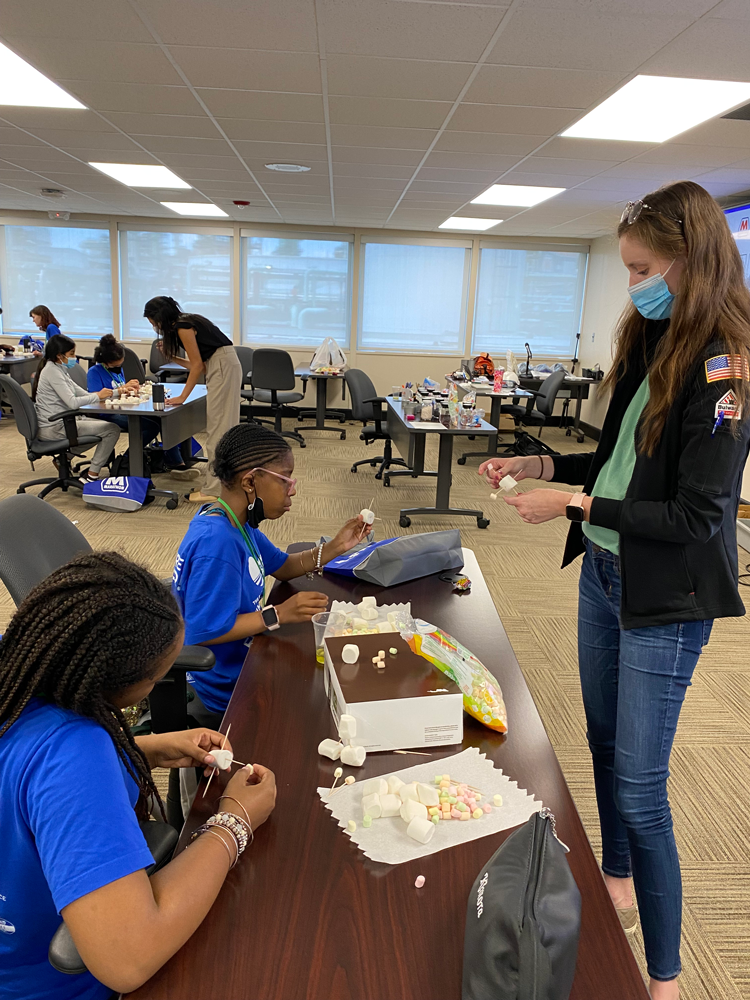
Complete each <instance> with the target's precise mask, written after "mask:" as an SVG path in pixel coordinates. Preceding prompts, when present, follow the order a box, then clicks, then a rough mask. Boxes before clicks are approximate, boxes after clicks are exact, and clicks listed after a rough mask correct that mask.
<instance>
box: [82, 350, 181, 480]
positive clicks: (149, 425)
mask: <svg viewBox="0 0 750 1000" xmlns="http://www.w3.org/2000/svg"><path fill="white" fill-rule="evenodd" d="M124 360H125V348H124V347H123V345H122V344H121V343H119V341H117V340H115V338H114V337H113V335H112V334H111V333H106V334H105V335H104V336H103V337H102V338H101V340H100V341H99V346H98V347H97V348H96V350H95V351H94V364H93V366H92V367H91V368H89V370H88V372H87V373H86V384H87V388H88V390H89V392H98V391H99V390H100V389H123V388H126V389H132V390H134V391H135V392H138V390H139V388H140V385H141V384H140V382H139V381H138V379H137V378H132V379H130V380H129V381H127V382H126V381H125V374H124V372H123V368H122V365H123V362H124ZM102 420H108V421H110V423H113V424H117V426H118V427H119V428H120V429H121V430H124V431H127V429H128V418H127V417H126V416H125V415H124V414H122V413H112V414H107V415H106V416H102ZM160 433H161V423H160V422H159V421H158V420H152V419H150V418H149V417H141V435H142V437H143V446H144V448H145V446H146V445H147V444H149V443H150V442H151V441H153V440H154V439H155V438H157V437H158V436H159V434H160ZM164 461H165V462H166V464H167V466H169V474H170V476H172V477H173V478H174V479H198V478H199V477H200V473H199V472H198V470H197V469H190V468H188V466H187V465H185V460H184V459H183V457H182V452H181V451H180V446H179V445H178V444H176V445H175V446H174V447H173V448H167V450H166V451H165V452H164Z"/></svg>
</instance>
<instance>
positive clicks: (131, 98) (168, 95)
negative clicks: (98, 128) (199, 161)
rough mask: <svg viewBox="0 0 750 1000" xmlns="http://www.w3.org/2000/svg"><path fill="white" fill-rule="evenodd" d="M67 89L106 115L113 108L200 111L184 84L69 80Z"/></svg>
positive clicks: (170, 112)
mask: <svg viewBox="0 0 750 1000" xmlns="http://www.w3.org/2000/svg"><path fill="white" fill-rule="evenodd" d="M66 88H67V89H68V90H70V92H71V94H73V95H74V96H75V97H77V98H78V99H79V100H80V101H83V103H84V104H87V105H88V106H89V107H90V108H94V109H96V110H97V111H101V112H103V113H104V114H105V115H106V114H107V112H109V111H128V112H136V113H138V112H141V113H143V114H157V115H193V114H197V113H198V112H199V111H200V105H199V104H198V102H197V101H196V99H195V98H194V97H193V95H192V94H191V93H190V91H189V90H188V88H187V87H183V86H179V87H163V86H158V85H156V84H138V83H109V82H102V81H97V82H94V81H93V80H92V81H86V80H69V81H68V82H67V84H66Z"/></svg>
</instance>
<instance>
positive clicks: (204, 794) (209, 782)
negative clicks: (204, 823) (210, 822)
mask: <svg viewBox="0 0 750 1000" xmlns="http://www.w3.org/2000/svg"><path fill="white" fill-rule="evenodd" d="M231 728H232V723H231V722H230V723H229V725H228V726H227V731H226V732H225V733H224V739H223V740H222V741H221V746H220V747H219V749H220V750H223V749H224V747H225V746H226V745H227V737H228V736H229V730H230V729H231ZM218 770H219V769H218V767H215V768H214V769H213V771H212V772H211V774H210V775H209V778H208V781H207V782H206V787H205V788H204V789H203V795H202V796H201V798H203V799H205V797H206V792H207V791H208V786H209V785H210V784H211V782H212V781H213V780H214V775H215V774H216V772H217V771H218Z"/></svg>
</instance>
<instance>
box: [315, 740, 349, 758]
mask: <svg viewBox="0 0 750 1000" xmlns="http://www.w3.org/2000/svg"><path fill="white" fill-rule="evenodd" d="M342 749H343V747H342V746H341V744H340V743H339V742H338V741H337V740H323V741H322V742H321V743H318V753H319V754H320V755H321V757H330V758H331V760H338V759H339V757H340V756H341V751H342Z"/></svg>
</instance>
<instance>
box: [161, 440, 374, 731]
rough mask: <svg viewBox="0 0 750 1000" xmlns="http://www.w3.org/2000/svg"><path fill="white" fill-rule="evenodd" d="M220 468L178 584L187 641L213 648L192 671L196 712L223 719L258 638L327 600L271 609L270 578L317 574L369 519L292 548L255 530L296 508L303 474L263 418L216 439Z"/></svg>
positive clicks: (306, 598)
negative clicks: (210, 658)
mask: <svg viewBox="0 0 750 1000" xmlns="http://www.w3.org/2000/svg"><path fill="white" fill-rule="evenodd" d="M213 467H214V474H215V475H216V476H217V477H218V479H219V481H220V483H221V491H220V495H219V498H218V500H217V501H213V502H211V503H209V504H205V505H204V506H203V507H202V508H201V509H200V510H199V511H198V513H197V514H196V515H195V517H194V518H193V520H192V521H191V522H190V527H189V528H188V531H187V534H186V535H185V537H184V538H183V540H182V542H181V543H180V548H179V551H178V553H177V559H176V561H175V567H174V574H173V577H172V589H173V591H174V593H175V596H176V597H177V600H178V601H179V603H180V608H181V610H182V614H183V617H184V619H185V635H186V642H188V643H195V644H199V645H204V646H210V647H211V649H212V651H213V653H214V655H215V656H216V665H215V666H214V667H213V668H212V669H211V670H208V671H206V672H205V673H201V674H196V675H195V676H193V677H190V678H189V679H190V680H191V682H192V685H193V687H194V689H195V691H197V693H198V695H199V697H200V700H201V701H202V703H203V705H202V706H201V705H200V703H198V704H197V705H196V706H194V707H193V709H192V714H193V715H194V716H195V718H197V719H198V720H199V721H201V722H203V721H208V720H211V721H213V722H214V724H218V723H217V722H216V719H220V716H221V714H222V713H223V712H224V710H225V709H226V707H227V705H228V704H229V699H230V697H231V695H232V690H233V689H234V685H235V683H236V682H237V678H238V677H239V674H240V670H241V669H242V664H243V663H244V660H245V656H246V655H247V647H248V646H249V645H250V643H251V641H252V638H253V636H254V635H259V634H260V633H261V632H265V631H266V629H276V628H278V627H279V625H284V624H286V623H287V622H304V621H309V620H310V619H311V618H312V616H313V615H315V614H318V612H320V611H325V609H326V607H327V605H328V598H327V597H326V595H325V594H320V593H311V592H309V591H305V592H302V593H299V594H295V595H294V596H293V597H290V598H289V600H288V601H284V603H283V604H280V605H279V606H278V607H276V608H274V607H272V606H270V605H269V606H268V607H266V608H264V595H265V583H266V581H265V578H266V576H267V575H268V576H273V577H275V578H276V579H277V580H292V579H294V578H295V577H297V576H302V575H303V574H305V573H306V574H307V575H308V576H312V574H313V572H316V571H319V570H320V569H321V568H322V567H323V566H325V564H326V563H327V562H330V560H331V559H335V558H336V557H337V556H340V555H342V553H344V552H348V550H349V549H351V548H353V547H354V546H355V545H356V544H357V543H358V542H359V541H360V539H361V535H362V529H363V524H364V522H363V520H362V517H361V516H360V515H357V517H353V518H350V519H349V520H348V521H347V522H346V523H345V524H344V526H343V527H342V528H341V529H340V530H339V533H338V534H337V535H336V537H335V538H332V539H331V541H330V542H328V543H327V544H325V545H322V544H321V545H320V546H316V547H315V548H312V549H306V550H305V551H304V552H295V553H294V554H293V555H287V554H286V553H285V552H282V551H281V550H280V549H277V548H276V546H275V545H273V544H272V542H270V541H269V540H268V538H266V536H265V535H264V534H263V532H262V531H260V530H259V529H258V525H259V524H260V522H261V521H263V520H264V519H266V518H270V519H271V520H276V519H277V518H279V517H281V516H282V515H284V514H286V513H287V511H289V510H290V508H291V506H292V497H293V496H294V495H295V492H296V491H295V488H294V487H295V484H296V482H297V480H296V479H292V478H291V476H292V473H293V472H294V456H293V454H292V451H291V449H290V447H289V445H288V443H287V441H286V439H285V438H283V437H281V435H280V434H277V433H276V432H275V431H272V430H270V429H269V428H267V427H263V426H262V425H260V424H237V426H236V427H232V428H231V430H228V431H227V432H226V434H225V435H224V436H223V437H222V438H221V440H220V441H219V443H218V445H217V448H216V454H215V456H214V466H213ZM311 638H312V637H311ZM204 710H207V713H206V714H204ZM214 713H215V714H214Z"/></svg>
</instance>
